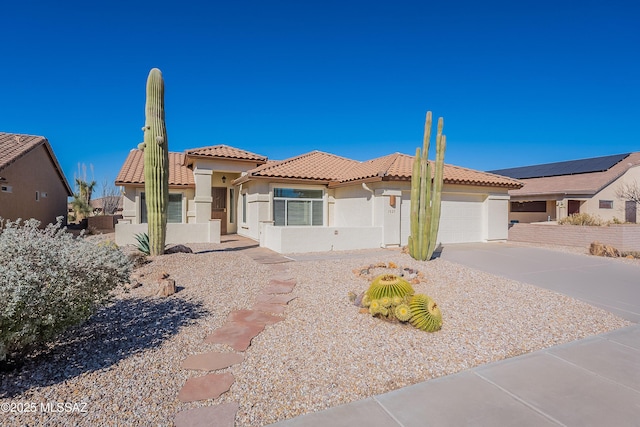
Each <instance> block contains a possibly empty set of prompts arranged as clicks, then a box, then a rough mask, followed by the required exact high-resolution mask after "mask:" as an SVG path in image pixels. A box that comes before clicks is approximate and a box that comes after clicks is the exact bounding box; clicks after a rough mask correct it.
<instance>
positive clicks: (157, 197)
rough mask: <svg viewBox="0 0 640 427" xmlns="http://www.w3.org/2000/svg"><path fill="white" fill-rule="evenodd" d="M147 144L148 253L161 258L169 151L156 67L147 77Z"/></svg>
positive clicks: (161, 94)
mask: <svg viewBox="0 0 640 427" xmlns="http://www.w3.org/2000/svg"><path fill="white" fill-rule="evenodd" d="M142 130H143V131H144V142H143V143H142V144H140V145H139V146H138V148H140V149H141V150H144V192H145V197H146V204H147V222H148V224H149V254H150V255H162V254H163V253H164V246H165V241H166V234H167V207H168V204H169V148H168V143H169V141H168V139H167V129H166V126H165V123H164V80H163V79H162V73H161V72H160V70H159V69H157V68H153V69H152V70H151V71H150V72H149V77H148V78H147V102H146V106H145V123H144V127H143V128H142Z"/></svg>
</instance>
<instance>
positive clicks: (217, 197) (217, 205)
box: [211, 187, 227, 234]
mask: <svg viewBox="0 0 640 427" xmlns="http://www.w3.org/2000/svg"><path fill="white" fill-rule="evenodd" d="M211 198H212V199H213V200H211V219H219V220H220V234H227V187H212V188H211Z"/></svg>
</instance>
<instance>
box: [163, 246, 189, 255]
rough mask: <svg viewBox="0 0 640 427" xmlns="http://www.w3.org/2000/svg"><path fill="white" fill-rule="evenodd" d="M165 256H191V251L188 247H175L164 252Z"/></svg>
mask: <svg viewBox="0 0 640 427" xmlns="http://www.w3.org/2000/svg"><path fill="white" fill-rule="evenodd" d="M164 253H165V255H168V254H192V253H193V251H192V250H191V248H190V247H188V246H185V245H175V246H172V247H170V248H169V249H167V250H165V251H164Z"/></svg>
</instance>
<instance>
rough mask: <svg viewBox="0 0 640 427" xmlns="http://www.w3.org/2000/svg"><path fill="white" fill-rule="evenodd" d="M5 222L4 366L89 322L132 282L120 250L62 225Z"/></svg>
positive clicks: (1, 228) (1, 241) (0, 348)
mask: <svg viewBox="0 0 640 427" xmlns="http://www.w3.org/2000/svg"><path fill="white" fill-rule="evenodd" d="M39 225H40V223H39V222H38V221H36V220H33V219H32V220H28V221H24V222H22V221H20V220H18V221H15V222H12V221H4V222H2V221H0V361H5V360H7V359H9V360H19V359H20V358H21V357H22V356H24V355H25V354H27V353H28V352H29V351H31V350H32V349H34V348H35V347H38V346H40V345H42V344H44V343H46V342H49V341H52V340H53V339H55V337H56V336H58V335H59V334H60V333H61V332H63V331H65V330H67V329H68V328H69V327H71V326H74V325H77V324H80V323H82V322H83V321H85V320H86V319H88V318H89V317H90V316H91V315H92V314H93V313H94V312H95V311H96V310H97V308H98V307H100V306H101V305H103V304H105V303H107V302H108V301H109V299H110V291H111V290H113V289H114V288H115V287H116V286H117V285H118V284H119V283H124V282H125V281H127V279H128V277H129V273H130V270H131V262H130V261H129V259H128V257H127V256H126V255H124V254H123V253H122V252H121V251H120V250H118V249H116V248H114V247H113V246H108V245H96V244H93V243H91V242H89V241H86V240H84V239H83V238H74V237H73V236H72V235H71V234H69V233H67V232H66V230H65V229H64V228H63V227H62V225H61V218H59V220H58V222H57V223H56V224H49V225H48V226H47V227H46V228H44V229H41V228H39Z"/></svg>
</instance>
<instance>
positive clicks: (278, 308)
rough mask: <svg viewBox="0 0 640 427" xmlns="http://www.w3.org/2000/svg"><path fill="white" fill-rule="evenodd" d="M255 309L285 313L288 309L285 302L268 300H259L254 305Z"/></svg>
mask: <svg viewBox="0 0 640 427" xmlns="http://www.w3.org/2000/svg"><path fill="white" fill-rule="evenodd" d="M252 308H253V309H254V310H258V311H263V312H265V313H275V314H283V313H284V312H285V310H286V309H287V306H286V305H283V304H271V303H268V302H258V303H255V304H254V305H253V307H252Z"/></svg>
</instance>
